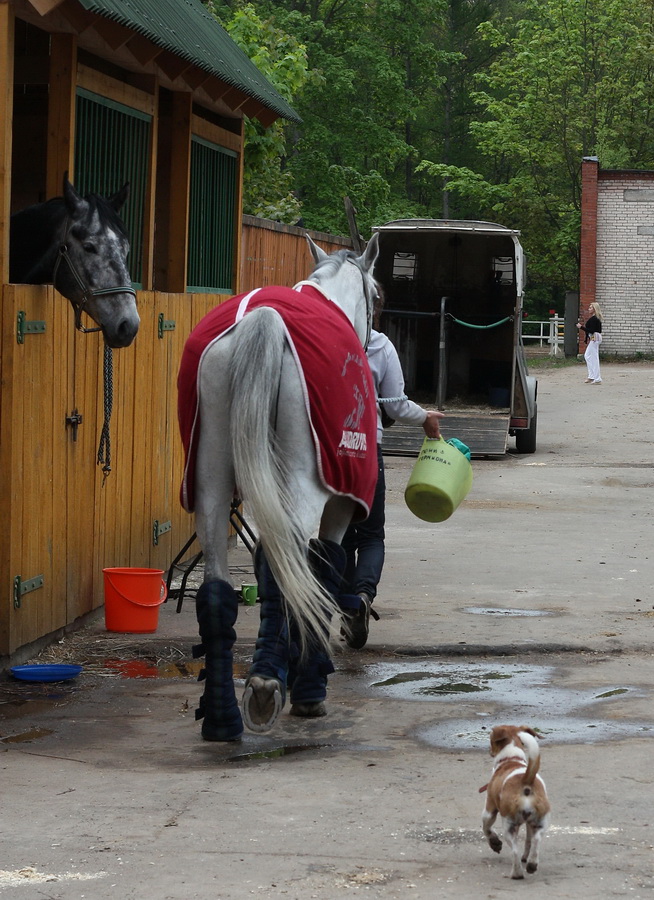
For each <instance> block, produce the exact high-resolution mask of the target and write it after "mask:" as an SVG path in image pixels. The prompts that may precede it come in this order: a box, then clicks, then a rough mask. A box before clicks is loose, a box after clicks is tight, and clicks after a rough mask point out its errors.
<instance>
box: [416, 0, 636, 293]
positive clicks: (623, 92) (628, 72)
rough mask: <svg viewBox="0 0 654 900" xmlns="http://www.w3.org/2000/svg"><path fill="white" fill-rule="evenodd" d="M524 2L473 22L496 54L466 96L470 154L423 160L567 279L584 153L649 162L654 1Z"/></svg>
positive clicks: (534, 260) (543, 272)
mask: <svg viewBox="0 0 654 900" xmlns="http://www.w3.org/2000/svg"><path fill="white" fill-rule="evenodd" d="M520 10H521V16H522V17H521V18H519V19H516V18H513V19H507V20H506V21H504V22H495V23H491V22H487V23H484V24H483V25H481V26H480V34H481V36H482V37H483V40H484V41H485V43H486V44H487V45H488V47H489V49H490V50H491V51H492V52H494V53H495V54H496V56H495V58H494V60H493V61H492V62H491V64H490V66H489V68H488V70H487V72H485V73H484V74H483V75H481V76H479V79H478V80H479V90H478V91H477V92H476V93H475V95H474V96H473V99H474V101H475V103H476V105H477V115H476V117H475V119H474V121H472V122H471V125H470V131H471V134H472V136H473V137H474V140H475V144H476V148H477V151H478V157H477V160H476V162H473V163H471V164H470V165H468V166H452V165H447V164H444V163H443V162H442V161H441V160H434V159H433V158H432V159H431V160H425V161H423V163H422V164H421V166H420V168H421V170H422V171H425V172H427V173H429V174H430V175H432V176H434V177H435V178H437V179H439V180H441V179H443V178H446V179H447V189H448V190H450V191H455V192H457V193H458V194H460V195H461V196H462V197H464V198H466V199H467V201H468V202H471V203H473V204H475V205H476V206H477V207H478V208H479V210H480V211H481V212H483V214H484V215H485V216H486V217H488V218H495V219H497V220H499V221H501V222H502V223H503V224H507V225H511V226H513V227H516V228H520V229H521V230H522V232H523V240H524V243H525V246H526V248H527V251H528V254H529V256H530V261H531V271H532V275H534V274H535V276H536V278H537V279H540V280H542V281H543V282H544V283H547V284H550V285H559V286H561V285H563V286H565V287H568V288H574V287H576V285H577V279H578V255H579V221H580V201H581V183H580V170H581V160H582V158H583V157H584V156H589V155H593V156H598V157H599V158H600V160H601V162H602V164H603V165H604V166H605V167H611V166H614V167H616V166H617V167H634V168H638V167H651V166H652V165H653V164H654V135H653V132H652V114H653V112H654V66H653V65H652V59H654V55H653V51H654V44H653V11H654V3H653V2H652V0H646V2H643V0H523V2H522V3H521V4H520Z"/></svg>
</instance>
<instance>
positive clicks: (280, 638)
mask: <svg viewBox="0 0 654 900" xmlns="http://www.w3.org/2000/svg"><path fill="white" fill-rule="evenodd" d="M255 577H256V579H257V584H258V586H259V598H260V616H261V621H260V625H259V633H258V635H257V641H256V645H255V649H254V656H253V657H252V666H251V667H250V671H249V673H248V677H247V679H246V682H245V690H244V692H243V699H242V709H243V719H244V721H245V724H246V726H247V727H248V728H249V729H250V731H254V732H257V733H263V732H266V731H270V729H271V728H272V726H273V725H274V723H275V721H276V719H277V717H278V716H279V714H280V712H281V711H282V709H283V706H284V703H285V702H286V678H287V674H288V665H289V654H290V639H289V630H288V618H287V614H286V610H285V608H284V603H283V599H282V595H281V591H280V590H279V587H278V585H277V582H276V581H275V579H274V577H273V574H272V571H271V570H270V566H269V565H268V561H267V560H266V557H265V555H264V553H263V550H262V548H261V546H259V547H257V550H256V553H255Z"/></svg>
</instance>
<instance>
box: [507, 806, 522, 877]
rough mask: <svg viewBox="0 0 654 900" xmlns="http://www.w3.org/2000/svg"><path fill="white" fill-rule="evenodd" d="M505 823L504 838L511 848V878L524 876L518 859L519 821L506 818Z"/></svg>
mask: <svg viewBox="0 0 654 900" xmlns="http://www.w3.org/2000/svg"><path fill="white" fill-rule="evenodd" d="M505 824H506V826H507V827H506V829H505V831H504V837H505V838H506V841H507V843H508V845H509V847H510V848H511V854H512V856H513V868H512V869H511V878H524V877H525V873H524V869H523V868H522V863H521V861H520V848H519V846H518V832H519V831H520V822H512V821H511V820H509V819H506V820H505Z"/></svg>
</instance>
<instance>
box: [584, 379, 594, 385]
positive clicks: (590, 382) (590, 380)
mask: <svg viewBox="0 0 654 900" xmlns="http://www.w3.org/2000/svg"><path fill="white" fill-rule="evenodd" d="M592 383H593V379H592V378H587V379H586V380H585V381H584V384H592Z"/></svg>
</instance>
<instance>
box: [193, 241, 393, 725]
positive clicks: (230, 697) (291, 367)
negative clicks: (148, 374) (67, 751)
mask: <svg viewBox="0 0 654 900" xmlns="http://www.w3.org/2000/svg"><path fill="white" fill-rule="evenodd" d="M308 241H309V246H310V249H311V253H312V256H313V259H314V262H315V264H316V265H315V268H314V271H313V272H312V274H311V275H310V276H309V280H308V281H307V282H301V283H300V285H296V287H295V288H294V289H292V290H291V289H288V288H265V289H261V290H260V291H254V292H250V294H247V295H243V296H241V297H237V298H234V299H232V300H230V301H227V303H226V304H222V306H220V307H217V308H216V310H214V311H213V313H209V315H208V316H207V317H205V319H204V320H203V321H202V322H201V323H200V325H199V326H198V327H197V328H196V329H195V330H194V332H193V333H192V335H191V336H190V338H189V341H188V342H187V345H186V349H185V353H184V359H183V360H182V367H181V369H180V379H179V408H180V423H181V424H182V430H184V424H183V421H182V420H183V419H184V417H186V418H187V420H188V419H189V418H190V419H192V426H191V431H192V436H191V438H189V439H188V440H187V444H188V443H189V442H190V443H191V444H192V443H193V442H194V443H195V447H196V450H197V452H196V454H195V456H194V457H193V465H194V466H195V470H194V473H191V472H190V470H189V462H188V460H189V459H190V457H191V456H192V454H193V451H192V450H189V449H188V447H187V472H186V477H187V485H186V488H187V490H188V491H189V492H191V493H194V500H193V499H192V498H190V497H189V496H188V495H187V496H186V497H185V498H184V494H183V502H184V503H185V505H186V507H187V508H193V505H194V508H195V515H196V527H197V533H198V537H199V540H200V543H201V546H202V549H203V552H204V558H205V574H204V584H203V585H202V586H201V588H200V590H199V591H198V595H197V599H196V611H197V616H198V624H199V630H200V637H201V639H202V644H200V645H199V647H198V648H195V653H196V655H198V656H200V655H205V656H206V663H205V669H204V671H203V675H201V678H202V677H203V676H204V678H205V690H204V695H203V697H202V699H201V701H200V709H199V710H198V712H197V714H196V718H203V719H204V721H203V724H202V735H203V737H204V738H205V739H207V740H217V741H227V740H237V739H238V738H239V737H240V736H241V733H242V730H243V719H244V720H245V724H246V725H247V726H248V728H250V729H251V730H253V731H258V732H263V731H267V730H269V728H270V727H272V724H273V723H274V721H275V719H276V718H277V716H278V715H279V712H280V711H281V709H282V707H283V705H284V702H285V696H286V688H287V685H288V687H289V688H290V692H291V703H292V707H291V713H293V714H295V715H301V716H318V715H324V714H325V707H324V699H325V696H326V687H327V675H328V674H329V673H330V672H333V671H334V669H333V666H332V665H331V660H330V658H329V627H330V620H331V618H332V616H333V615H335V614H336V613H337V611H338V607H337V604H336V601H335V597H336V596H337V595H338V589H339V585H340V581H341V576H342V572H343V568H344V564H345V555H344V551H343V550H342V548H341V547H340V542H341V540H342V538H343V535H344V533H345V530H346V528H347V526H348V525H349V523H350V521H351V520H352V518H353V516H354V515H355V514H357V512H359V513H362V514H363V515H365V508H366V506H369V504H370V502H371V499H372V490H374V484H375V480H376V473H377V462H376V405H375V400H376V398H375V396H374V386H373V385H372V381H371V380H370V372H369V369H368V365H367V360H366V358H365V351H364V347H365V345H366V344H367V341H368V338H369V335H370V329H371V324H372V315H373V306H374V302H375V299H376V297H377V287H376V284H375V281H374V278H373V276H372V271H373V267H374V264H375V260H376V258H377V253H378V242H377V236H376V235H375V236H374V237H373V238H372V240H371V241H370V242H369V244H368V246H367V248H366V250H365V252H364V253H363V254H362V255H361V256H357V255H356V254H354V253H352V252H351V251H346V250H340V251H337V252H336V253H334V254H332V255H331V256H329V255H327V254H326V253H325V252H324V251H322V250H321V249H320V248H319V247H318V246H316V244H314V243H313V241H311V239H310V238H308ZM275 292H279V293H280V295H281V296H282V297H283V298H284V301H285V302H286V303H287V305H288V304H289V303H290V306H291V311H290V313H289V314H288V315H286V313H284V312H283V311H281V310H280V309H279V308H275V302H272V301H270V302H269V300H268V299H266V298H270V297H271V295H272V294H274V293H275ZM291 295H292V296H291ZM289 297H290V300H289ZM257 304H259V305H257ZM314 307H316V313H314V312H313V309H314ZM335 307H336V310H335ZM339 307H340V310H339V309H338V308H339ZM228 309H229V310H231V312H230V313H228V314H229V315H230V325H229V326H228V328H225V325H224V322H223V323H222V324H220V325H215V324H212V321H211V317H212V316H213V315H214V314H216V315H218V314H219V311H220V313H223V314H224V313H226V312H227V310H228ZM343 313H344V314H345V315H343ZM310 314H311V315H313V316H314V318H308V317H309V316H310ZM284 315H286V318H285V319H284V318H283V316H284ZM330 317H335V318H336V319H338V322H336V324H335V326H334V327H335V328H336V332H335V333H332V332H330V331H329V327H330V326H329V324H328V321H327V320H328V319H329V318H330ZM296 320H297V321H299V324H296V328H297V329H299V330H301V332H302V334H300V335H298V334H297V333H296V335H295V337H293V335H292V334H290V333H289V329H290V330H291V332H292V325H293V324H294V323H295V322H296ZM347 320H349V322H348V321H347ZM339 329H340V330H339ZM300 339H304V340H305V341H306V342H307V343H308V345H310V346H309V352H310V354H317V355H318V356H319V357H321V359H320V360H319V363H318V365H319V366H321V367H322V368H321V370H320V372H319V373H318V376H317V384H318V387H317V388H315V387H314V391H315V390H317V391H318V392H319V393H320V396H319V397H314V400H313V403H314V405H313V406H312V405H311V404H310V402H309V400H308V394H311V386H310V384H308V381H309V378H308V376H306V373H305V371H304V370H303V369H302V366H304V365H305V363H304V362H302V365H300V363H299V357H300V356H301V352H300V349H299V346H298V341H299V340H300ZM348 342H349V343H348ZM185 368H187V369H188V370H189V372H190V373H191V374H190V377H189V378H188V379H187V382H188V383H189V384H190V387H188V386H187V387H185V386H184V384H185V382H184V378H183V372H184V370H185ZM323 369H324V379H325V383H327V380H328V379H330V378H332V379H335V381H336V382H337V384H336V387H335V388H334V386H333V385H332V386H330V387H325V388H322V387H321V385H322V384H323V381H322V379H323ZM327 370H329V371H327ZM348 372H349V373H350V374H351V375H352V376H353V377H354V382H353V383H348V384H346V381H345V376H346V375H347V373H348ZM341 382H343V383H342V385H341ZM196 394H197V396H196ZM334 407H335V408H336V417H337V422H336V425H335V428H336V432H337V441H336V443H337V444H338V447H334V448H333V451H334V452H335V454H336V457H337V458H338V460H339V461H340V462H342V463H345V464H346V465H351V466H354V467H356V466H362V467H363V468H362V469H359V470H353V474H352V475H351V477H352V478H354V480H355V481H357V483H356V484H354V486H351V485H350V486H348V484H347V482H346V483H345V484H344V485H343V484H336V485H335V484H334V483H333V479H332V483H330V474H329V472H328V471H327V470H328V469H329V461H328V460H326V459H325V458H324V457H323V456H321V449H320V448H319V447H318V446H317V443H318V434H317V429H318V419H320V418H324V417H325V416H326V415H327V413H328V412H329V411H330V410H331V409H332V408H334ZM344 413H346V415H344ZM339 416H340V418H338V417H339ZM359 487H360V490H358V488H359ZM235 492H236V493H237V495H238V496H239V497H241V498H242V499H243V500H244V501H245V503H246V506H247V511H248V515H249V516H251V517H252V519H253V521H254V524H255V526H256V529H257V531H258V534H259V541H260V546H259V548H258V551H257V555H256V565H255V569H256V572H255V574H256V576H257V581H258V584H259V596H260V599H261V625H260V631H259V637H258V639H257V645H256V649H255V653H254V658H253V663H252V667H251V670H250V673H249V675H248V678H247V680H246V686H245V691H244V694H243V701H242V711H243V715H242V716H241V712H240V710H239V708H238V704H237V701H236V697H235V692H234V684H233V675H232V646H233V643H234V640H235V637H236V634H235V631H234V625H235V622H236V618H237V613H238V596H237V594H236V592H235V591H234V589H233V587H232V585H231V581H230V576H229V571H228V562H227V546H228V522H229V510H230V503H231V500H232V498H233V496H234V494H235ZM362 507H363V509H362ZM312 536H317V537H314V538H313V539H312Z"/></svg>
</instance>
